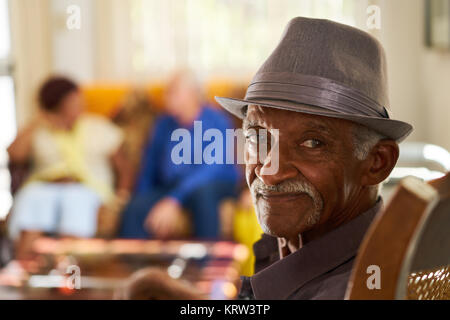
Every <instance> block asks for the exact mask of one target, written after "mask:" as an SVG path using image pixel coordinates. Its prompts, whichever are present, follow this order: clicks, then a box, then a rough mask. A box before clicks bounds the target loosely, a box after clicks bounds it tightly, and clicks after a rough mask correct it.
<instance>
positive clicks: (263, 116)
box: [244, 105, 351, 132]
mask: <svg viewBox="0 0 450 320" xmlns="http://www.w3.org/2000/svg"><path fill="white" fill-rule="evenodd" d="M290 124H291V125H293V126H297V125H301V126H304V127H305V128H313V129H318V130H322V131H325V132H332V131H335V130H339V129H342V127H343V126H349V125H351V122H349V121H346V120H342V119H335V118H330V117H324V116H319V115H311V114H307V113H301V112H296V111H290V110H283V109H277V108H270V107H262V106H258V105H249V106H248V109H247V114H246V117H245V118H244V128H247V127H251V126H261V127H267V126H272V125H283V127H286V126H289V125H290Z"/></svg>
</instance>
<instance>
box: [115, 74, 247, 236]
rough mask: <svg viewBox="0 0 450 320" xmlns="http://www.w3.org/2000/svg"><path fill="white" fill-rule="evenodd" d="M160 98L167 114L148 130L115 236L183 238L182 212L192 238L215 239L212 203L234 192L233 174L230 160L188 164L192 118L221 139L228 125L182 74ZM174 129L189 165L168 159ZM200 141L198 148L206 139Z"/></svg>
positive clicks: (190, 78)
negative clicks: (183, 135)
mask: <svg viewBox="0 0 450 320" xmlns="http://www.w3.org/2000/svg"><path fill="white" fill-rule="evenodd" d="M165 98H166V111H167V114H164V115H161V116H160V117H159V118H158V119H157V120H156V121H155V126H154V128H153V130H151V131H152V132H151V134H150V138H149V142H148V144H147V147H146V149H145V151H144V156H143V160H142V163H141V172H140V174H139V175H138V178H137V187H136V192H135V195H134V198H132V200H131V201H130V203H129V205H128V207H127V208H126V209H125V211H124V213H123V221H122V227H121V232H120V234H121V236H122V237H124V238H165V239H167V238H180V237H185V236H186V232H185V231H186V230H185V229H186V224H185V223H183V221H185V220H186V219H184V220H183V218H184V217H186V216H187V217H188V220H189V222H190V229H191V231H192V232H191V235H192V236H194V237H195V238H203V239H215V238H218V237H219V234H220V231H219V228H220V227H219V216H218V206H219V203H220V201H221V200H222V199H224V198H227V197H233V196H235V193H236V187H237V183H238V180H239V172H238V168H237V167H236V166H235V165H232V164H216V163H213V164H206V163H205V162H204V161H202V163H201V164H194V151H193V148H194V121H201V123H202V130H203V132H205V131H206V130H207V129H210V128H215V129H218V130H220V132H221V133H222V135H223V141H224V142H225V132H226V129H227V128H233V126H232V124H231V121H230V120H229V118H228V117H227V115H225V114H224V113H222V111H220V110H218V109H213V108H212V107H210V106H208V105H205V104H202V102H201V92H200V88H199V85H198V84H197V82H196V81H195V79H194V77H193V76H192V74H190V73H188V72H179V73H176V74H175V75H174V76H172V78H171V80H170V81H169V84H168V88H167V92H166V96H165ZM178 128H185V129H186V130H188V131H189V133H190V145H191V147H192V150H191V152H190V153H191V163H192V164H185V163H181V164H175V163H174V162H173V161H172V158H171V155H172V150H173V148H174V146H176V145H177V144H178V143H180V142H179V141H171V136H172V133H173V132H174V130H176V129H178ZM202 135H203V133H202ZM200 143H201V144H202V150H204V147H205V146H207V145H208V144H209V143H211V142H200ZM223 148H224V149H223V157H224V158H223V160H224V161H223V163H225V155H226V150H225V147H223ZM202 152H203V151H202ZM185 212H187V213H188V214H187V215H186V214H184V213H185Z"/></svg>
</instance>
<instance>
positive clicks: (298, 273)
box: [216, 17, 412, 299]
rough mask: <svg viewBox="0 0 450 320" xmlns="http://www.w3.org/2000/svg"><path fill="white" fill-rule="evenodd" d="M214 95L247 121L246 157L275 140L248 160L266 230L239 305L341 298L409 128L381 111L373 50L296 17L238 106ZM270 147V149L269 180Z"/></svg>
mask: <svg viewBox="0 0 450 320" xmlns="http://www.w3.org/2000/svg"><path fill="white" fill-rule="evenodd" d="M216 99H217V101H218V102H219V103H220V104H221V105H222V106H223V107H224V108H225V109H227V110H228V111H230V112H231V113H233V114H234V115H236V116H238V117H240V118H243V119H244V132H245V133H246V139H247V144H246V145H247V148H246V153H247V157H246V159H249V158H251V157H250V156H252V155H251V154H250V153H252V152H254V150H256V148H257V147H259V146H257V143H258V141H259V138H258V134H254V132H256V133H258V132H261V131H260V129H266V130H267V132H269V134H272V139H271V140H272V144H271V147H272V148H271V149H269V153H268V155H267V157H265V158H264V159H258V161H257V163H256V164H252V163H250V162H249V161H247V162H246V177H247V182H248V185H249V187H250V190H251V192H252V196H253V201H254V205H255V208H256V212H257V216H258V221H259V223H260V225H261V226H262V228H263V230H264V233H265V234H264V235H263V237H262V239H261V240H260V241H258V242H257V243H256V244H255V245H254V253H255V256H256V265H255V271H256V274H255V275H254V276H252V277H250V278H244V279H243V283H242V288H241V293H240V296H241V298H247V299H343V298H344V294H345V291H346V287H347V282H348V279H349V277H350V271H351V268H352V264H353V262H354V258H355V255H356V253H357V250H358V247H359V245H360V242H361V241H362V238H363V236H364V234H365V232H366V230H367V228H368V226H369V224H370V223H371V221H372V219H373V217H374V215H375V214H376V213H377V212H378V211H379V210H380V209H381V207H382V199H381V197H380V196H379V193H378V192H379V184H380V183H381V182H382V181H383V180H385V179H386V178H387V177H388V175H389V173H390V172H391V170H392V169H393V168H394V166H395V164H396V161H397V159H398V155H399V148H398V142H400V141H401V140H403V139H404V138H405V137H406V136H407V135H408V134H409V133H410V132H411V131H412V127H411V125H409V124H407V123H404V122H401V121H397V120H393V119H391V118H390V117H389V114H388V112H387V110H386V108H388V107H389V103H388V96H387V80H386V65H385V56H384V52H383V49H382V47H381V45H380V44H379V43H378V41H377V40H375V39H374V38H373V37H371V36H370V35H368V34H366V33H364V32H363V31H360V30H358V29H355V28H352V27H349V26H346V25H342V24H338V23H334V22H331V21H328V20H319V19H307V18H302V17H299V18H295V19H293V20H292V21H291V22H290V23H289V24H288V26H287V28H286V30H285V32H284V34H283V37H282V39H281V41H280V43H279V44H278V46H277V48H276V49H275V51H274V52H273V53H272V54H271V55H270V57H269V58H268V59H267V61H266V62H265V63H264V64H263V65H262V67H261V68H260V69H259V71H258V72H257V74H256V75H255V77H254V78H253V80H252V82H251V84H250V85H249V87H248V90H247V94H246V97H245V99H243V100H237V99H230V98H221V97H216ZM250 129H254V130H250ZM275 130H277V134H276V135H275V134H274V132H275ZM274 144H278V148H276V149H275V148H274ZM269 147H270V146H269ZM271 150H272V151H273V150H278V161H279V165H278V170H277V171H276V172H275V173H273V172H270V170H268V168H269V167H270V166H271V162H272V161H273V159H274V158H275V157H274V155H273V154H272V152H271Z"/></svg>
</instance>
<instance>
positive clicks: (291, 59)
mask: <svg viewBox="0 0 450 320" xmlns="http://www.w3.org/2000/svg"><path fill="white" fill-rule="evenodd" d="M265 73H291V74H293V75H294V76H295V75H296V74H299V75H308V76H314V77H321V78H324V79H327V80H331V81H333V82H337V83H338V84H340V85H343V86H345V87H348V88H350V89H352V90H356V91H358V92H360V93H361V94H363V95H364V96H366V97H367V98H369V99H371V100H373V101H374V102H376V103H377V104H379V105H380V106H383V107H385V108H388V106H389V98H388V90H387V71H386V57H385V52H384V50H383V47H382V46H381V44H380V43H379V42H378V40H376V39H375V38H374V37H372V36H371V35H369V34H368V33H366V32H364V31H361V30H359V29H356V28H353V27H350V26H347V25H344V24H340V23H336V22H333V21H330V20H324V19H311V18H304V17H297V18H294V19H292V20H291V21H290V22H289V24H288V25H287V27H286V29H285V30H284V32H283V35H282V37H281V40H280V42H279V43H278V45H277V47H276V48H275V50H274V51H273V52H272V54H271V55H270V56H269V57H268V58H267V60H266V61H265V62H264V63H263V65H262V66H261V67H260V68H259V70H258V72H257V73H256V75H255V77H254V79H253V80H252V83H254V82H255V81H259V80H260V79H261V78H265V77H264V74H265Z"/></svg>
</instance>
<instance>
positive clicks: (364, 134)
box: [353, 124, 386, 160]
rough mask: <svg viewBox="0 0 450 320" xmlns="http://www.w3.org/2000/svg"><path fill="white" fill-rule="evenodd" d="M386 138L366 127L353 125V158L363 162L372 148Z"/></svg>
mask: <svg viewBox="0 0 450 320" xmlns="http://www.w3.org/2000/svg"><path fill="white" fill-rule="evenodd" d="M383 139H386V136H384V135H382V134H380V133H378V132H376V131H375V130H372V129H369V128H367V127H366V126H363V125H360V124H355V126H354V128H353V144H354V153H355V157H356V158H357V159H358V160H364V159H366V158H367V156H368V155H369V153H370V151H371V150H372V148H373V147H374V146H375V145H376V144H377V143H378V142H379V141H380V140H383Z"/></svg>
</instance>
